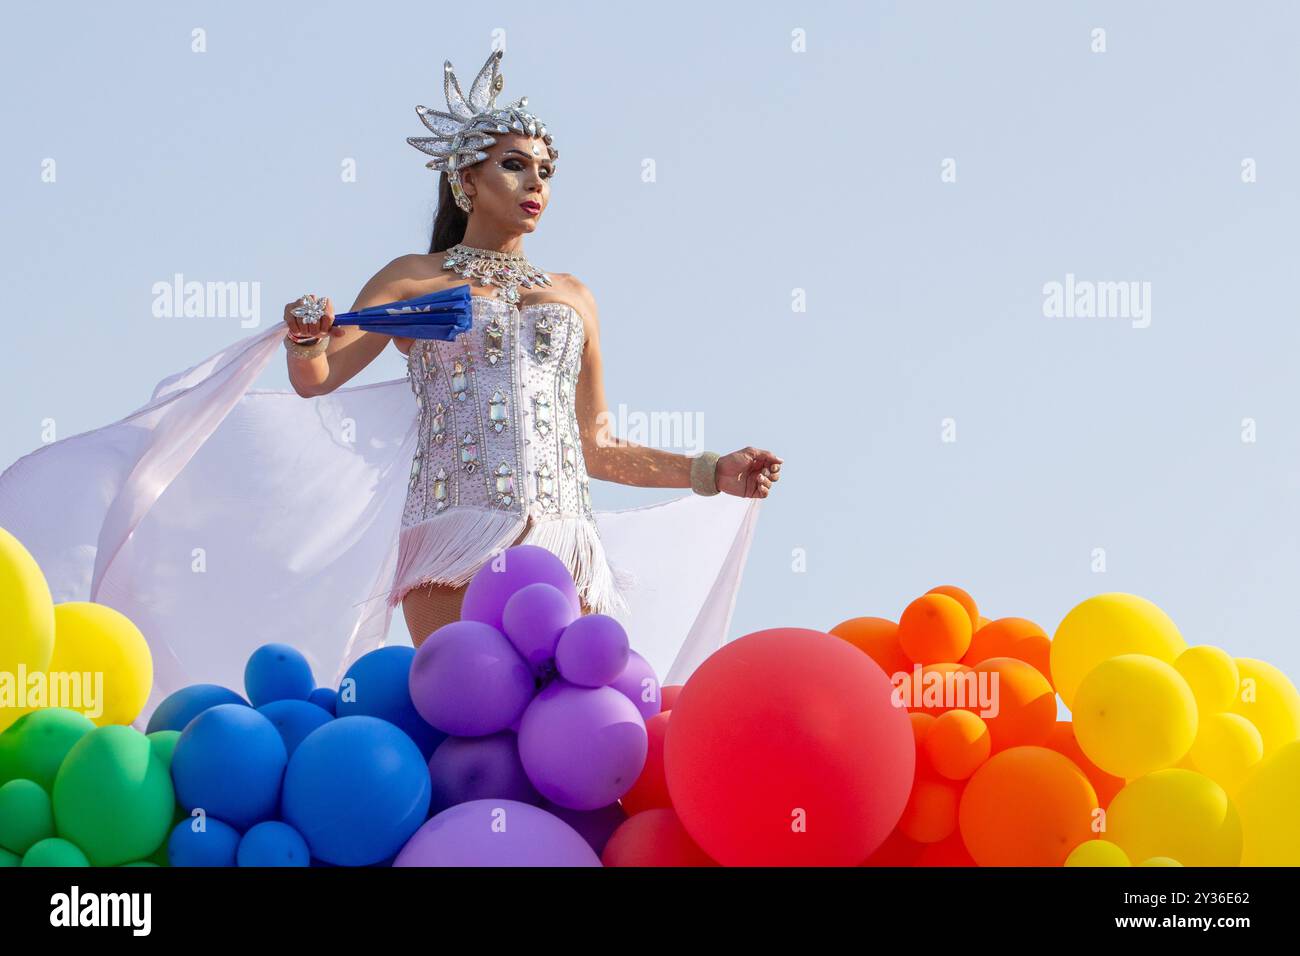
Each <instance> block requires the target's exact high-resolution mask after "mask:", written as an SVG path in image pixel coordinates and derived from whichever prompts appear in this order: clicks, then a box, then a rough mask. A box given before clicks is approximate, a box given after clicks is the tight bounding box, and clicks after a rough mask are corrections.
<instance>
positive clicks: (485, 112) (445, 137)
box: [406, 50, 560, 212]
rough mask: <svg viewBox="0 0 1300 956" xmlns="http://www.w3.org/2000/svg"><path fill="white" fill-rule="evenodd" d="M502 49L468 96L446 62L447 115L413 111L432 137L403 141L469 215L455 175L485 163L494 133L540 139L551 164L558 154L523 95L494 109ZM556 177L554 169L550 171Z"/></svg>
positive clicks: (466, 198)
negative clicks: (443, 178) (422, 156)
mask: <svg viewBox="0 0 1300 956" xmlns="http://www.w3.org/2000/svg"><path fill="white" fill-rule="evenodd" d="M502 55H503V54H502V51H501V50H494V51H492V53H491V55H489V56H488V58H487V62H486V63H484V64H483V68H482V69H481V70H479V71H478V76H476V77H474V82H473V83H472V84H470V88H469V96H466V95H465V94H464V93H462V92H461V90H460V83H459V81H457V79H456V72H455V71H454V70H453V69H452V67H451V61H450V60H447V61H445V62H444V63H443V65H442V85H443V91H444V92H445V93H446V95H447V112H445V113H444V112H442V111H441V110H431V109H429V107H427V106H417V107H416V108H415V112H416V113H418V114H419V116H420V121H421V122H423V123H424V125H425V126H427V127H428V128H429V131H430V132H431V133H433V135H432V136H408V137H407V138H406V141H407V142H408V143H410V144H411V145H412V146H414V147H415V148H416V149H418V150H419V151H420V152H422V153H427V154H428V155H430V156H432V157H433V159H432V160H430V161H429V162H427V163H425V165H426V166H428V167H429V168H430V169H434V170H439V171H441V172H445V173H446V174H447V181H448V183H449V184H450V185H451V192H452V195H453V196H455V197H456V205H457V206H460V208H461V209H463V210H465V211H466V212H469V211H470V210H471V209H472V208H473V204H472V202H471V200H470V197H469V196H467V195H465V192H464V190H462V189H461V185H460V174H459V171H460V170H462V169H464V168H465V167H466V166H473V165H474V164H475V163H481V162H482V161H483V160H485V159H487V153H485V152H483V150H484V149H486V148H487V147H489V146H491V145H492V144H493V143H495V142H496V138H495V137H494V136H493V135H492V134H493V133H520V134H522V135H525V136H540V137H541V138H542V142H544V143H545V144H546V151H547V153H548V154H549V155H550V159H551V162H552V163H554V162H555V161H556V160H557V159H558V158H559V156H560V153H559V151H558V150H557V149H555V147H554V146H552V145H551V134H550V133H548V132H547V131H546V126H545V125H543V123H542V121H541V120H539V119H538V118H537V117H536V116H534V115H533V114H532V113H530V112H528V111H527V110H526V109H525V107H527V106H528V97H526V96H521V97H520V98H519V99H517V100H515V101H514V102H513V103H510V104H509V105H507V106H504V107H502V108H500V109H498V108H497V105H496V101H497V94H498V93H500V92H501V89H502V87H503V86H505V77H503V76H502V75H501V69H500V66H501V57H502ZM552 173H554V170H552Z"/></svg>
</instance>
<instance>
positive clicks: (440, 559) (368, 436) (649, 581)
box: [0, 51, 781, 723]
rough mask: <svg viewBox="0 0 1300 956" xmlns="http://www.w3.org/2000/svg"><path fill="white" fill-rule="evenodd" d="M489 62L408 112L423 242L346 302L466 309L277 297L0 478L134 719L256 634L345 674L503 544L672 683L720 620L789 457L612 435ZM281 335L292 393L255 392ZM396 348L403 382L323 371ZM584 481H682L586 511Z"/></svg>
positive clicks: (698, 656)
mask: <svg viewBox="0 0 1300 956" xmlns="http://www.w3.org/2000/svg"><path fill="white" fill-rule="evenodd" d="M500 60H501V53H500V52H499V51H497V52H494V53H493V54H492V55H491V56H489V57H488V60H487V62H486V63H485V64H484V66H483V68H482V69H481V70H480V71H479V73H478V76H477V77H476V78H475V80H474V82H473V84H472V85H471V86H470V89H469V93H468V95H465V94H463V93H462V92H461V89H460V85H459V83H458V81H457V79H456V76H455V74H454V72H453V70H452V67H451V64H450V63H447V64H445V66H444V89H445V93H446V98H447V107H448V109H447V111H446V112H442V111H437V110H431V109H428V108H426V107H423V106H420V107H417V108H416V109H417V112H418V113H419V115H420V118H421V120H422V121H423V122H424V124H425V126H426V127H428V129H429V131H430V132H431V133H432V134H433V135H431V136H427V137H412V138H410V139H409V140H408V142H409V143H411V145H413V146H415V147H416V148H418V149H420V150H421V151H423V152H425V153H427V154H429V155H431V156H433V159H432V161H430V162H429V163H428V164H427V165H428V166H429V167H430V168H432V169H435V170H437V171H440V172H442V174H443V175H442V177H441V183H440V199H439V209H438V213H437V218H436V219H435V222H434V234H433V238H432V241H431V244H430V251H429V254H428V255H408V256H402V257H399V258H398V259H395V260H394V261H393V262H391V263H389V264H388V265H387V266H385V267H384V268H383V269H381V270H380V271H379V272H378V273H377V274H376V275H375V276H374V277H373V278H372V279H371V280H370V281H369V282H368V283H367V284H366V286H365V288H364V289H363V290H362V292H361V294H360V295H359V296H358V298H357V300H356V304H355V305H354V306H353V311H357V310H360V309H363V308H367V307H370V306H374V305H378V304H383V303H389V302H396V301H401V300H405V299H410V298H414V297H417V296H420V295H424V294H426V293H431V292H437V291H439V290H442V289H446V288H448V287H450V286H454V285H457V284H464V282H465V281H466V279H468V280H469V281H470V283H471V287H472V291H473V298H472V299H471V305H472V308H471V312H472V318H473V321H472V326H471V327H470V329H469V330H468V331H466V332H464V333H462V334H460V335H458V336H457V337H456V338H454V339H453V340H450V341H441V340H432V339H409V338H400V337H391V336H386V335H383V334H380V333H376V332H373V331H366V330H363V329H360V328H358V327H355V326H344V325H336V324H334V317H335V316H334V309H333V306H332V303H331V302H330V300H329V299H328V298H326V297H323V296H304V297H302V298H301V299H299V300H297V301H295V302H293V303H290V304H289V305H287V306H286V307H285V311H284V321H285V325H286V326H287V331H286V329H285V328H283V327H280V326H277V327H275V328H273V329H268V330H266V331H265V332H262V333H258V334H255V335H253V336H250V337H249V338H247V339H244V340H242V341H240V342H237V343H235V344H233V345H231V346H229V347H228V348H226V349H223V350H222V351H221V352H218V353H217V354H216V355H213V356H211V357H210V358H208V359H207V360H205V361H203V362H201V363H200V364H198V365H196V366H194V367H193V368H191V369H188V370H186V371H185V372H182V373H179V374H177V375H174V376H171V377H169V378H167V379H164V380H163V381H162V382H160V383H159V385H158V386H157V387H156V388H155V389H154V393H153V396H152V398H151V399H150V401H149V403H148V404H146V405H145V406H143V407H142V408H140V409H139V410H137V411H136V412H135V413H133V414H132V415H130V416H128V417H127V418H125V419H123V420H122V421H120V422H116V423H113V424H111V425H107V426H105V427H103V428H99V429H96V430H94V431H91V432H86V433H83V434H81V435H76V436H73V437H71V438H67V439H63V440H61V441H58V442H55V443H53V444H51V445H47V446H45V447H43V448H40V449H38V450H36V451H34V452H32V453H31V454H29V455H27V456H25V457H23V458H21V459H19V460H18V461H17V462H16V463H14V464H13V465H12V466H11V467H10V468H9V469H8V470H6V471H5V472H4V474H3V475H0V526H3V527H5V528H7V529H8V530H10V531H11V532H12V533H13V534H15V535H16V536H17V537H18V538H19V539H20V540H21V541H22V542H23V543H24V544H25V545H26V546H27V547H28V549H29V550H30V551H31V552H32V553H33V555H35V557H36V559H37V560H38V561H39V562H40V564H41V566H42V568H43V569H44V571H45V574H46V577H47V579H48V580H49V583H50V587H51V590H52V592H53V594H54V598H55V600H56V601H70V600H94V601H98V602H101V603H104V604H108V605H110V606H113V607H115V608H117V609H118V610H121V611H122V612H123V613H125V614H127V615H128V616H130V617H131V618H132V620H134V621H135V622H136V624H137V625H138V626H139V627H140V629H141V630H142V631H143V633H144V634H145V636H146V638H147V639H148V641H149V644H150V647H151V649H152V651H153V658H154V666H155V677H154V690H153V694H152V696H151V698H150V702H149V705H148V706H147V707H146V709H145V712H144V713H143V714H142V715H141V718H140V721H141V723H143V721H145V720H147V718H148V716H149V714H150V713H152V711H153V709H154V707H155V706H156V705H157V703H158V702H159V701H160V700H161V699H162V698H163V697H164V696H166V695H167V694H169V693H171V692H173V691H175V690H177V689H178V688H180V687H182V686H185V685H187V684H191V683H199V682H210V683H222V684H226V685H227V686H230V687H233V688H236V689H238V688H240V687H241V686H242V672H243V665H244V662H245V661H246V659H247V657H248V654H249V653H251V651H252V650H253V649H255V648H256V647H258V646H260V645H261V644H265V643H267V642H270V641H282V642H284V643H288V644H291V645H293V646H295V647H298V648H299V649H300V650H302V651H303V652H304V653H305V654H306V655H307V657H308V659H309V660H310V661H311V662H312V664H313V667H314V669H315V672H316V675H317V679H318V680H320V681H322V682H325V681H333V682H337V679H338V678H339V677H340V676H341V675H342V673H343V671H344V670H345V669H346V668H347V667H348V666H349V664H350V663H351V662H352V661H354V660H355V659H356V658H357V657H359V656H360V655H362V654H364V653H366V652H367V651H370V650H373V649H374V648H376V647H378V646H380V645H382V644H383V643H384V640H385V637H386V635H387V632H388V629H389V621H390V616H391V613H392V610H393V609H394V608H395V607H397V606H398V605H399V604H400V605H401V606H402V609H403V613H404V615H405V618H406V622H407V626H408V629H409V631H410V633H411V638H412V642H413V643H415V644H417V645H418V644H419V643H420V642H422V641H423V640H424V639H425V638H426V637H427V636H428V634H430V633H431V632H432V631H433V630H435V629H436V628H437V627H438V626H440V625H441V624H443V623H446V622H447V621H450V620H455V619H457V618H458V617H459V611H460V601H461V598H462V596H463V593H464V588H465V586H466V585H467V583H468V581H469V580H470V579H471V578H472V577H473V575H474V574H475V572H476V571H478V569H479V568H481V567H482V566H483V565H484V564H485V563H486V562H487V561H489V560H490V559H491V558H492V557H493V556H494V555H495V554H496V553H498V552H500V551H501V550H502V549H504V548H506V547H509V546H511V545H512V544H519V543H528V544H536V545H539V546H541V547H544V548H547V549H548V550H550V551H552V552H554V553H555V554H556V555H558V556H559V557H560V558H561V559H562V560H563V561H564V562H565V564H566V565H567V566H568V567H569V569H570V571H571V572H572V574H573V576H574V580H575V582H576V584H577V586H578V591H579V596H580V598H581V601H582V608H583V611H584V613H589V612H600V613H607V614H611V615H613V616H615V617H617V618H619V619H620V620H621V621H622V622H623V623H624V625H625V627H626V628H627V630H628V634H629V637H630V640H631V643H632V646H633V648H634V649H636V650H638V651H639V652H640V653H642V654H643V655H644V656H645V657H646V658H647V659H648V660H649V661H650V663H651V664H652V665H653V666H654V667H655V669H656V672H657V673H658V674H659V675H660V678H661V679H662V680H663V681H664V682H665V683H667V684H671V683H678V682H681V681H682V680H684V679H685V678H686V676H687V675H689V673H690V672H691V671H692V670H693V669H694V667H695V666H696V665H698V664H699V663H700V661H702V660H703V659H704V658H705V657H707V656H708V654H709V653H711V652H712V651H713V650H714V649H715V648H716V647H717V646H719V645H720V644H721V643H722V642H723V641H724V640H725V639H726V634H727V628H728V626H729V624H730V620H731V614H732V611H733V609H734V605H735V598H736V591H737V589H738V588H739V585H740V579H741V572H742V570H743V567H744V563H745V559H746V556H747V553H748V549H749V545H750V541H751V538H752V535H753V531H754V526H755V522H756V520H757V510H758V506H759V505H758V503H759V501H760V500H761V499H763V498H765V497H767V495H768V494H769V493H770V490H771V488H772V485H773V484H774V483H775V482H776V481H777V480H779V477H780V474H779V473H780V468H781V459H780V458H778V457H777V456H775V455H774V454H772V453H771V452H769V451H767V450H765V449H760V448H754V447H747V448H743V449H740V450H738V451H735V452H732V453H731V454H729V455H718V454H716V453H713V452H704V453H702V454H698V455H693V456H685V455H678V454H674V453H671V452H667V451H663V450H659V449H653V448H648V447H644V446H640V445H635V444H633V443H631V442H628V441H626V440H624V439H621V438H619V437H617V436H615V435H613V434H612V432H611V431H610V429H609V427H608V424H607V422H608V417H609V413H608V408H607V405H606V402H605V396H604V387H603V382H602V376H601V360H600V339H599V326H598V323H597V313H596V308H595V302H594V300H593V299H592V296H591V293H590V292H589V291H588V290H587V288H586V287H585V286H584V285H583V284H582V283H581V282H580V281H579V280H577V279H576V278H574V277H573V276H571V275H566V274H556V273H550V274H548V273H545V272H543V271H541V270H540V269H538V268H536V267H535V266H533V265H532V264H531V263H530V262H529V261H528V259H527V258H526V257H525V255H524V253H523V248H522V237H523V236H524V235H525V234H527V233H530V232H533V231H534V230H535V229H536V228H537V225H538V222H539V219H540V217H541V215H542V213H543V212H544V211H545V209H546V207H547V204H548V202H549V199H550V179H551V177H552V176H553V175H554V172H555V166H556V160H557V158H558V155H559V154H558V151H557V150H556V149H555V148H554V146H553V145H552V137H551V134H550V133H549V132H548V131H547V130H546V127H545V126H544V125H543V124H542V123H541V122H540V121H539V120H538V119H537V118H536V117H535V116H534V115H532V114H531V113H530V112H528V111H527V109H526V107H527V99H526V98H521V99H519V100H516V101H515V102H513V103H511V104H509V105H508V106H505V107H502V108H498V107H497V106H496V97H497V94H498V93H499V92H500V90H501V89H502V86H503V80H502V77H501V74H500V69H499V64H500ZM281 341H283V343H284V345H285V348H286V349H287V352H288V357H287V362H288V371H289V378H290V381H291V382H292V384H293V387H294V392H288V391H268V390H259V389H252V388H250V385H251V383H252V382H253V380H254V379H256V377H257V375H258V374H259V372H260V371H261V370H262V369H263V368H264V367H265V365H266V363H267V362H268V361H270V359H271V358H272V356H273V355H274V354H275V353H276V351H277V349H278V348H279V345H280V343H281ZM390 342H391V343H392V344H393V345H394V346H395V347H396V348H397V349H398V350H399V351H401V352H402V353H404V354H405V355H406V356H407V364H408V375H407V379H406V381H401V380H397V381H390V382H385V383H382V384H379V385H371V386H350V387H340V386H343V385H344V383H346V382H347V381H348V380H349V379H351V378H352V377H353V376H355V375H356V374H357V373H358V372H359V371H361V369H363V368H364V367H365V366H366V365H368V364H369V363H370V362H371V361H373V360H374V359H375V358H376V357H377V356H378V355H379V354H380V353H381V352H382V351H383V350H384V348H385V347H386V346H387V345H388V344H389V343H390ZM295 392H296V394H295ZM412 394H414V399H412ZM591 478H598V479H603V480H607V481H613V482H618V483H622V484H629V485H637V486H642V487H663V488H690V489H691V490H692V493H691V494H687V495H685V496H680V497H677V498H674V499H673V500H670V501H667V502H663V503H660V504H655V505H650V506H647V507H642V508H632V509H626V510H622V511H594V510H593V509H592V507H591V497H590V479H591ZM719 492H724V493H725V495H720V494H719ZM728 496H730V497H728ZM732 499H734V500H732Z"/></svg>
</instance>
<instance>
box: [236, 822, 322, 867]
mask: <svg viewBox="0 0 1300 956" xmlns="http://www.w3.org/2000/svg"><path fill="white" fill-rule="evenodd" d="M235 860H236V862H237V863H238V864H239V865H240V866H308V865H309V864H310V862H311V853H310V852H309V851H308V849H307V841H306V840H304V839H303V838H302V834H301V833H299V832H298V831H297V830H295V829H294V828H293V827H291V826H289V824H287V823H282V822H280V821H279V820H266V821H264V822H262V823H259V824H258V825H257V826H255V827H253V828H252V829H251V830H249V831H248V832H247V833H245V834H244V838H243V839H242V840H240V841H239V852H238V853H237V854H236V855H235Z"/></svg>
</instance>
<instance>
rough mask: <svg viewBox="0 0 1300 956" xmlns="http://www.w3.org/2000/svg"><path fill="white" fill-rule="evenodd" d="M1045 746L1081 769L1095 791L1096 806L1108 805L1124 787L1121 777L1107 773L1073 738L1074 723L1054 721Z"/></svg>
mask: <svg viewBox="0 0 1300 956" xmlns="http://www.w3.org/2000/svg"><path fill="white" fill-rule="evenodd" d="M1047 746H1048V747H1050V748H1051V749H1052V750H1055V751H1056V752H1057V753H1059V754H1064V755H1065V756H1066V757H1069V758H1070V760H1072V761H1073V762H1074V765H1075V766H1076V767H1078V768H1079V769H1080V770H1082V771H1083V775H1084V776H1085V777H1087V778H1088V782H1089V783H1090V784H1092V789H1093V790H1095V791H1097V801H1098V802H1097V806H1099V807H1102V808H1105V807H1108V806H1110V801H1111V799H1112V798H1113V797H1114V796H1115V794H1117V793H1119V792H1120V791H1121V790H1123V789H1124V783H1125V780H1124V778H1123V777H1117V776H1115V775H1114V774H1110V773H1107V772H1106V771H1104V770H1102V769H1101V768H1100V767H1098V766H1097V765H1096V764H1095V763H1093V762H1092V761H1091V760H1089V759H1088V756H1087V754H1085V753H1084V752H1083V748H1082V747H1080V746H1079V741H1077V740H1075V738H1074V724H1072V723H1070V721H1068V720H1058V721H1057V722H1056V726H1055V727H1053V728H1052V732H1051V734H1049V735H1048V737H1047Z"/></svg>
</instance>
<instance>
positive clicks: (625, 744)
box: [519, 680, 649, 810]
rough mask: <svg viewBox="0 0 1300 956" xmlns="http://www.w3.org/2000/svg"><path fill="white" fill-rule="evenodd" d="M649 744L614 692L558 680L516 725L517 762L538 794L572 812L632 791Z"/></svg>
mask: <svg viewBox="0 0 1300 956" xmlns="http://www.w3.org/2000/svg"><path fill="white" fill-rule="evenodd" d="M648 749H649V740H648V738H647V736H646V730H645V721H644V720H643V719H642V718H641V713H640V711H638V710H637V709H636V706H635V705H634V704H633V703H632V702H631V701H630V700H628V699H627V697H625V696H624V695H623V694H620V693H619V692H618V691H616V690H614V688H612V687H576V686H574V685H573V684H570V683H569V682H568V681H565V680H556V681H555V683H553V684H551V685H549V686H548V687H546V688H545V689H544V690H542V692H541V693H540V694H538V695H537V696H536V697H535V698H534V699H533V702H532V703H531V704H529V705H528V709H527V710H526V711H524V719H523V720H522V721H520V723H519V758H520V759H521V760H522V761H523V764H524V770H525V771H526V772H527V774H528V779H529V780H531V781H532V782H533V786H534V787H536V788H537V790H538V792H539V793H540V794H541V795H542V796H544V797H546V799H548V800H553V801H555V802H556V803H558V804H560V805H561V806H564V807H569V808H570V809H573V810H596V809H598V808H600V807H603V806H606V805H608V804H611V803H613V802H614V801H615V800H617V799H618V798H619V797H621V796H623V794H625V793H627V791H628V790H630V789H631V788H632V784H634V783H636V779H637V777H638V776H640V774H641V769H642V768H643V767H644V766H645V757H646V751H647V750H648Z"/></svg>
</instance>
